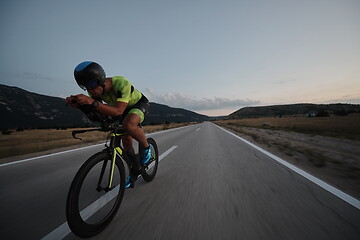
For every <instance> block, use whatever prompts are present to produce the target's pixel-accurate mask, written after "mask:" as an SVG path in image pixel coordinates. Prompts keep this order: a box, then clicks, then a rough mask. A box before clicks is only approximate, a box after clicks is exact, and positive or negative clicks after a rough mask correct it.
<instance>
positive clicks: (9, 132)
mask: <svg viewBox="0 0 360 240" xmlns="http://www.w3.org/2000/svg"><path fill="white" fill-rule="evenodd" d="M1 133H2V134H3V135H10V134H11V133H12V131H10V130H9V129H4V130H2V131H1Z"/></svg>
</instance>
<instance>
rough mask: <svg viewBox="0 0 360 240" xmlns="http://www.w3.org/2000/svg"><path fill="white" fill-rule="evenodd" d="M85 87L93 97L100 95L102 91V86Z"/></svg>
mask: <svg viewBox="0 0 360 240" xmlns="http://www.w3.org/2000/svg"><path fill="white" fill-rule="evenodd" d="M86 89H87V91H88V92H89V93H90V94H91V96H93V97H100V96H101V95H102V93H103V88H102V87H101V86H97V87H95V88H86Z"/></svg>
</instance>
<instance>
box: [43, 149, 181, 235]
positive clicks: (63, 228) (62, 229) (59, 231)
mask: <svg viewBox="0 0 360 240" xmlns="http://www.w3.org/2000/svg"><path fill="white" fill-rule="evenodd" d="M176 148H177V146H172V147H171V148H169V149H168V150H167V151H165V152H164V153H163V154H161V155H160V156H159V162H160V161H161V160H163V159H164V158H165V157H166V156H167V155H169V154H170V153H171V152H172V151H174V150H175V149H176ZM150 167H152V166H151V164H150ZM118 190H119V186H117V187H115V188H114V191H111V192H109V193H107V194H105V195H104V196H102V197H101V198H99V199H98V200H96V201H95V202H93V203H92V204H90V205H89V206H88V207H87V208H85V209H84V210H82V211H81V213H80V215H81V216H82V217H83V218H84V219H85V220H86V219H88V218H89V217H91V216H92V215H93V214H94V213H95V212H96V211H98V210H99V209H100V208H102V207H103V206H104V205H105V204H107V203H108V202H110V201H111V200H112V199H113V198H114V197H116V192H117V191H118ZM70 232H71V230H70V228H69V226H68V224H67V222H65V223H63V224H61V225H60V226H59V227H58V228H56V229H55V230H54V231H52V232H51V233H49V234H48V235H46V236H45V237H43V238H42V240H53V239H54V240H55V239H56V240H58V239H63V238H64V237H66V236H67V235H68V234H69V233H70Z"/></svg>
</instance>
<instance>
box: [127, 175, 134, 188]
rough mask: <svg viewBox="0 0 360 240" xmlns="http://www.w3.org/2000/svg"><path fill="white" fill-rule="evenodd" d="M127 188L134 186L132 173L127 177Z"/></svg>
mask: <svg viewBox="0 0 360 240" xmlns="http://www.w3.org/2000/svg"><path fill="white" fill-rule="evenodd" d="M125 188H134V182H133V181H132V179H131V176H130V175H129V176H127V178H126V179H125Z"/></svg>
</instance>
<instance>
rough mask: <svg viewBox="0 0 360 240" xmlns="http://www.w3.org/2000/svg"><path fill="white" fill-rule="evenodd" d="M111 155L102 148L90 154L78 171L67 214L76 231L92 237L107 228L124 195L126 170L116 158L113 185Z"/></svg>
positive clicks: (68, 199)
mask: <svg viewBox="0 0 360 240" xmlns="http://www.w3.org/2000/svg"><path fill="white" fill-rule="evenodd" d="M110 169H111V156H110V154H108V153H107V152H105V151H104V152H100V153H97V154H95V155H93V156H92V157H90V158H89V159H88V160H87V161H86V162H85V163H84V164H83V165H82V167H81V168H80V169H79V171H78V172H77V174H76V176H75V178H74V180H73V182H72V184H71V187H70V190H69V193H68V198H67V204H66V218H67V222H68V224H69V227H70V229H71V230H72V232H73V233H74V234H75V235H77V236H79V237H91V236H94V235H96V234H98V233H100V232H101V231H102V230H104V229H105V228H106V226H107V225H108V224H109V223H110V222H111V220H112V219H113V218H114V216H115V214H116V212H117V210H118V209H119V207H120V204H121V201H122V198H123V196H124V189H125V188H124V186H125V170H124V165H123V163H122V161H121V160H120V159H117V160H116V161H115V169H114V175H113V180H112V186H111V188H110V189H109V188H108V184H109V177H110Z"/></svg>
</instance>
